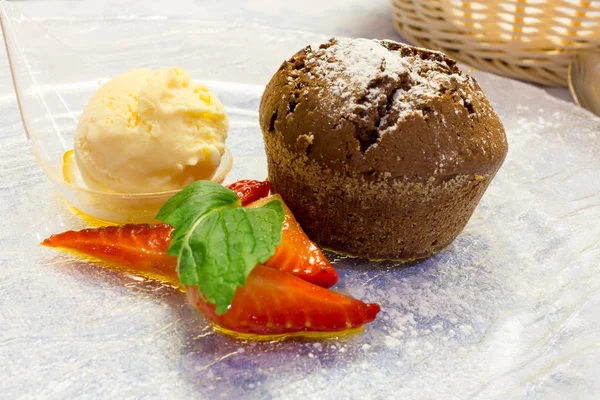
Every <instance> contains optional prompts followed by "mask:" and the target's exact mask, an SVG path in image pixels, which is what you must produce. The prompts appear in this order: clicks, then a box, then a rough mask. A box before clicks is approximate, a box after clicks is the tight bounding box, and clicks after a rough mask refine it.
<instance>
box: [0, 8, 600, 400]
mask: <svg viewBox="0 0 600 400" xmlns="http://www.w3.org/2000/svg"><path fill="white" fill-rule="evenodd" d="M39 22H40V23H41V24H42V25H43V26H44V27H45V28H46V29H47V30H48V31H49V32H51V33H52V34H53V35H55V36H56V37H59V38H60V39H61V40H62V41H63V42H64V43H65V44H67V45H68V46H70V47H71V48H73V49H75V50H76V51H77V52H78V53H79V54H80V55H81V56H82V57H84V59H86V60H87V61H88V62H90V63H91V64H94V65H97V66H98V67H99V68H100V69H101V70H102V71H104V72H105V73H106V74H107V75H114V74H116V73H118V72H121V71H125V70H127V69H130V68H133V67H150V68H157V67H162V66H166V65H177V64H179V65H182V66H184V67H186V68H187V69H188V70H189V71H190V72H191V74H192V76H194V77H196V78H198V79H201V80H205V81H208V83H209V86H210V87H211V88H212V89H214V90H215V91H216V92H217V94H218V95H219V96H220V98H221V99H222V101H223V103H224V104H225V105H226V106H227V108H228V111H229V113H230V116H231V126H232V129H231V135H230V139H229V141H228V146H229V148H230V149H231V152H232V154H233V156H234V160H235V162H234V167H233V170H232V172H231V174H230V175H229V177H228V181H233V180H236V179H238V178H242V177H243V178H264V177H265V176H266V163H265V155H264V149H263V144H262V139H261V133H260V129H259V127H258V123H257V109H258V104H259V99H260V95H261V93H262V88H263V85H264V84H265V83H266V82H267V81H268V79H269V77H270V76H271V74H272V73H273V72H274V71H275V70H276V69H277V68H278V66H279V65H280V63H281V62H282V61H283V60H284V59H286V58H289V57H290V56H291V55H292V54H293V53H294V52H296V51H297V50H298V49H300V48H302V47H303V46H305V45H307V44H309V43H313V42H318V41H322V40H324V39H325V38H324V37H321V36H317V35H314V34H309V33H302V32H292V31H283V30H275V29H270V28H266V27H263V26H256V25H250V24H241V25H231V24H224V23H218V22H203V21H198V20H190V19H169V18H137V17H127V18H115V19H85V20H73V19H72V20H40V21H39ZM0 62H2V63H3V64H4V65H3V67H4V68H3V69H2V72H1V74H2V75H1V77H2V81H0V84H1V85H0V93H1V96H0V127H1V128H0V171H1V172H0V209H1V210H3V213H4V215H3V218H2V222H1V226H0V228H1V229H0V245H1V248H2V250H1V251H0V265H1V268H0V376H1V377H2V379H0V393H2V397H4V398H18V397H43V398H72V397H85V398H96V397H101V398H134V397H135V398H209V399H214V398H237V399H245V398H266V399H268V398H324V399H347V398H406V399H409V398H445V399H449V398H481V399H490V398H498V399H506V398H522V397H526V398H565V397H571V398H594V397H596V396H597V394H598V393H599V392H600V337H599V334H598V332H600V318H599V317H600V292H599V289H600V262H599V261H600V134H599V132H600V120H599V119H597V118H594V117H593V116H592V115H591V114H589V113H587V112H585V111H583V110H580V109H578V108H576V107H575V106H573V105H570V104H567V103H563V102H560V101H557V100H554V99H552V98H549V97H548V96H547V95H545V94H544V92H543V91H541V90H538V89H536V88H534V87H532V86H529V85H525V84H523V83H519V82H515V81H511V80H507V79H504V78H499V77H496V76H493V75H489V74H483V73H477V74H476V76H477V77H478V79H479V81H480V83H481V85H482V86H483V87H484V89H485V91H486V92H487V94H488V95H489V97H490V99H491V100H492V102H493V103H494V105H495V107H496V109H497V111H498V113H499V114H500V116H501V118H502V120H503V121H504V124H505V126H506V129H507V133H508V139H509V145H510V149H509V154H508V157H507V159H506V162H505V164H504V166H503V167H502V169H501V170H500V172H499V174H498V176H497V177H496V179H495V180H494V182H493V183H492V185H491V186H490V188H489V189H488V191H487V193H486V194H485V196H484V198H483V200H482V202H481V204H480V205H479V207H478V208H477V211H476V212H475V214H474V216H473V217H472V219H471V221H470V222H469V224H468V225H467V227H466V229H465V231H464V232H463V233H462V234H461V235H460V236H459V237H458V238H457V239H456V240H455V242H454V243H453V244H452V245H451V246H449V247H448V248H447V249H446V250H444V251H443V252H441V253H440V254H438V255H436V256H435V257H432V258H430V259H428V260H426V261H423V262H420V263H417V264H415V265H413V266H410V267H404V266H401V265H398V264H395V263H392V262H381V263H369V262H366V261H362V260H356V259H343V258H339V257H337V256H334V255H330V256H331V257H332V259H333V260H335V266H336V268H338V270H339V272H340V275H341V280H340V283H339V285H338V286H337V290H342V291H344V292H347V293H349V294H351V295H353V296H355V297H358V298H360V299H363V300H366V301H370V302H377V303H379V304H381V307H382V311H381V313H380V315H379V317H378V318H377V320H376V321H375V322H374V323H372V324H370V325H369V326H368V327H367V329H366V330H365V331H364V332H363V333H361V334H359V335H356V336H352V337H346V338H340V339H339V340H326V341H290V342H267V343H256V342H244V341H238V340H235V339H232V338H230V337H226V336H223V335H221V334H219V333H216V332H215V331H214V330H213V329H212V328H211V327H209V326H208V325H207V323H206V322H205V320H204V319H203V317H202V316H201V315H199V314H197V313H196V312H195V311H194V310H193V309H191V308H190V307H188V306H187V305H186V304H185V302H184V296H182V295H181V294H180V293H178V292H177V291H175V290H173V289H171V288H169V287H167V286H164V285H161V284H159V283H156V282H152V281H148V280H144V279H141V278H137V277H134V276H130V275H127V274H120V273H117V272H114V271H110V270H108V269H103V268H102V267H100V266H98V265H97V264H94V263H92V262H86V261H85V260H81V259H78V258H76V257H73V256H71V255H69V254H61V253H58V252H56V251H52V250H49V249H45V248H41V247H40V246H39V242H40V241H41V240H42V239H44V238H45V237H47V236H49V235H50V234H52V233H56V232H60V231H63V230H67V229H77V228H82V227H85V226H88V224H87V222H86V220H85V219H84V218H82V217H80V216H79V215H77V214H76V213H74V212H73V210H72V209H71V208H70V207H69V206H68V205H66V204H65V202H64V201H63V200H61V197H60V196H59V195H58V194H57V193H56V192H55V191H54V189H53V186H52V184H51V183H50V181H49V180H48V179H47V178H46V177H45V176H44V174H43V172H42V170H41V168H40V167H39V166H38V165H37V164H36V161H35V158H34V156H33V155H32V153H31V150H30V146H29V143H28V142H27V140H26V137H25V134H24V132H23V128H22V125H21V121H20V117H19V113H18V110H17V106H16V102H15V98H14V95H13V94H12V87H11V83H10V78H9V76H8V67H7V65H6V59H4V58H3V59H2V60H1V61H0ZM71 90H73V91H75V93H74V94H77V91H78V90H79V87H78V84H77V82H73V85H72V86H71Z"/></svg>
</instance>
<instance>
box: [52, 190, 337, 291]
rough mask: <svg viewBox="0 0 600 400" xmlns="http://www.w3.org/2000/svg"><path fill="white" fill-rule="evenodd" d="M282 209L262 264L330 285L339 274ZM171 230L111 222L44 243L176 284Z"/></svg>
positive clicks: (166, 227) (167, 226)
mask: <svg viewBox="0 0 600 400" xmlns="http://www.w3.org/2000/svg"><path fill="white" fill-rule="evenodd" d="M267 183H268V182H267ZM257 186H260V185H255V187H257ZM261 187H264V185H263V186H261ZM255 193H256V192H255ZM263 193H264V192H263ZM274 198H279V197H278V196H271V197H268V198H265V199H262V200H259V201H258V202H255V203H256V204H254V203H253V204H251V205H249V207H259V206H261V205H262V204H264V203H266V202H267V201H271V200H273V199H274ZM284 209H285V212H286V215H285V220H284V224H283V232H282V239H281V244H280V245H279V247H278V248H277V249H276V251H275V254H274V255H273V257H271V258H270V259H269V260H267V262H266V263H265V264H266V265H267V266H269V267H272V268H276V269H281V270H284V271H287V272H291V273H292V274H294V275H296V276H298V277H299V278H301V279H304V280H307V281H309V282H312V283H314V284H316V285H319V286H323V287H331V286H333V285H334V284H335V283H336V282H337V280H338V275H337V272H336V271H335V269H334V268H333V267H332V266H331V264H330V263H329V261H327V259H326V258H325V256H323V253H322V252H321V250H319V248H318V247H317V246H316V245H315V244H314V243H313V242H312V241H311V240H310V239H309V238H308V236H306V234H305V233H304V231H303V230H302V228H301V227H300V225H299V224H298V222H296V219H295V218H294V216H293V215H292V213H291V211H290V210H289V209H288V208H287V207H284ZM172 231H173V228H172V227H171V226H169V225H166V224H160V225H154V226H152V225H147V224H135V225H134V224H128V225H123V226H109V227H101V228H92V229H84V230H81V231H67V232H63V233H59V234H56V235H52V236H50V237H49V238H47V239H46V240H44V241H43V242H42V245H44V246H49V247H60V248H64V249H70V250H75V251H78V252H81V253H83V254H86V255H89V256H92V257H95V258H98V259H101V260H104V261H109V262H114V263H116V264H120V265H123V266H125V267H128V268H130V269H132V270H135V271H140V272H145V273H151V274H155V275H158V276H159V277H162V278H163V279H165V280H167V281H168V282H178V279H177V272H176V266H177V259H176V258H175V257H172V256H169V255H168V254H167V249H168V248H169V244H170V243H171V232H172Z"/></svg>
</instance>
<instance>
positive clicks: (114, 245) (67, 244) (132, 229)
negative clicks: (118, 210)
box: [42, 224, 179, 283]
mask: <svg viewBox="0 0 600 400" xmlns="http://www.w3.org/2000/svg"><path fill="white" fill-rule="evenodd" d="M172 231H173V227H172V226H170V225H167V224H159V225H148V224H127V225H122V226H104V227H101V228H90V229H83V230H81V231H67V232H63V233H59V234H56V235H52V236H50V237H49V238H47V239H45V240H44V241H43V242H42V245H44V246H49V247H61V248H64V249H69V250H75V251H78V252H80V253H83V254H86V255H89V256H92V257H95V258H98V259H100V260H104V261H110V262H114V263H116V264H120V265H123V266H125V267H128V268H131V269H133V270H136V271H140V272H145V273H151V274H155V275H157V276H159V277H162V278H163V279H165V280H167V281H168V282H172V283H175V282H178V281H179V279H178V277H177V270H176V266H177V258H175V257H172V256H170V255H168V254H167V249H168V248H169V244H170V243H171V232H172Z"/></svg>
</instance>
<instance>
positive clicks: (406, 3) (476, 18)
mask: <svg viewBox="0 0 600 400" xmlns="http://www.w3.org/2000/svg"><path fill="white" fill-rule="evenodd" d="M392 4H393V7H394V22H395V25H396V29H397V30H398V32H400V34H401V35H402V36H403V37H404V38H405V39H406V40H408V41H410V42H413V43H415V44H418V45H419V46H423V47H428V48H433V49H437V50H440V51H443V52H445V53H447V54H448V55H449V56H451V57H453V58H456V59H457V60H460V61H462V62H464V63H466V64H468V65H471V66H473V67H475V68H478V69H482V70H485V71H490V72H495V73H497V74H501V75H506V76H510V77H513V78H518V79H523V80H527V81H531V82H536V83H541V84H545V85H560V86H565V85H566V84H567V69H568V64H569V62H570V60H571V58H572V56H573V55H574V53H575V52H577V51H579V50H583V49H589V48H598V47H599V46H600V1H582V0H496V1H494V0H487V1H486V0H480V1H459V0H392Z"/></svg>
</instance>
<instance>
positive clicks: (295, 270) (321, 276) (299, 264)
mask: <svg viewBox="0 0 600 400" xmlns="http://www.w3.org/2000/svg"><path fill="white" fill-rule="evenodd" d="M273 199H279V200H281V203H282V204H283V209H284V210H285V219H284V221H283V235H282V237H281V244H280V245H279V247H278V248H277V250H276V251H275V254H273V256H272V257H271V258H269V259H268V260H267V262H266V263H265V265H266V266H268V267H272V268H276V269H278V270H280V271H284V272H290V273H292V274H293V275H296V276H297V277H299V278H301V279H304V280H305V281H308V282H312V283H314V284H315V285H319V286H322V287H326V288H328V287H332V286H333V285H335V283H336V282H337V281H338V279H339V278H338V274H337V271H336V270H335V269H334V268H333V266H331V264H330V263H329V261H327V259H326V258H325V256H324V255H323V253H322V252H321V249H319V248H318V247H317V245H315V244H314V243H313V242H312V240H310V239H309V238H308V236H306V233H304V231H303V230H302V227H300V224H299V223H298V221H296V218H294V214H292V211H291V210H290V209H289V208H288V207H287V206H286V205H285V203H284V202H283V199H282V198H281V196H279V195H278V194H276V195H273V196H269V197H265V198H263V199H260V200H257V201H255V202H254V203H252V204H249V205H248V207H261V206H263V205H265V204H266V203H268V202H269V201H272V200H273Z"/></svg>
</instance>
